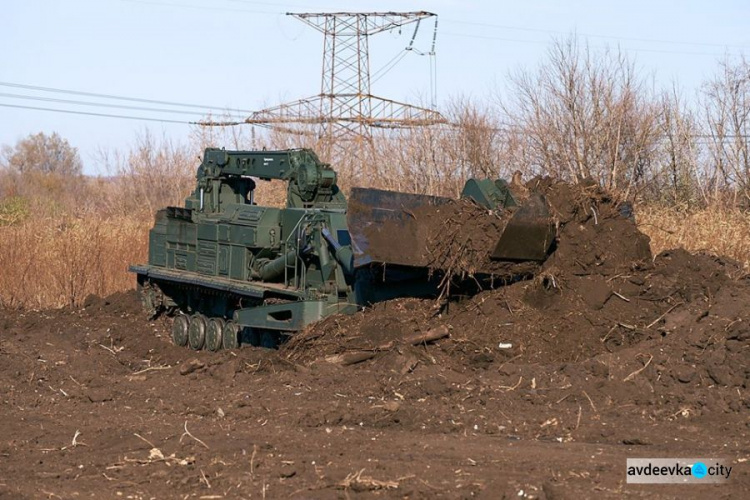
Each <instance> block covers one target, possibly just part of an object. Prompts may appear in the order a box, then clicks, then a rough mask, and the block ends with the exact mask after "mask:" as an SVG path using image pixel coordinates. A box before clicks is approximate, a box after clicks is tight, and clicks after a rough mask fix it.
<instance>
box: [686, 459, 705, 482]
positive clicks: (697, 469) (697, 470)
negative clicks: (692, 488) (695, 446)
mask: <svg viewBox="0 0 750 500" xmlns="http://www.w3.org/2000/svg"><path fill="white" fill-rule="evenodd" d="M690 473H691V474H692V476H693V477H694V478H697V479H702V478H704V477H706V474H708V467H706V464H704V463H703V462H695V463H694V464H693V466H692V467H691V468H690Z"/></svg>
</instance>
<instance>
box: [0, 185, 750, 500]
mask: <svg viewBox="0 0 750 500" xmlns="http://www.w3.org/2000/svg"><path fill="white" fill-rule="evenodd" d="M528 186H529V188H530V189H537V190H540V191H541V192H543V193H544V194H545V196H546V198H547V200H548V202H549V204H550V207H551V208H552V210H553V215H554V217H555V218H556V221H557V226H558V228H557V231H558V240H557V243H556V248H555V251H554V253H553V254H552V256H551V257H550V258H549V259H548V260H547V261H546V262H545V263H544V264H543V265H542V266H541V268H540V269H539V270H538V272H537V273H536V274H535V278H534V279H529V280H523V281H517V282H514V283H512V284H510V285H508V286H505V287H501V288H497V289H492V290H485V291H483V292H481V293H478V294H476V295H473V296H466V297H461V296H455V295H453V296H450V297H449V298H448V299H444V300H440V301H437V300H434V299H432V300H423V299H398V300H392V301H387V302H381V303H378V304H375V305H374V306H373V307H371V308H368V309H366V310H365V311H362V312H360V313H357V314H355V315H351V316H334V317H329V318H327V319H326V320H324V321H322V322H320V323H318V324H316V325H313V326H312V327H311V328H309V329H308V330H307V331H305V332H303V333H301V334H299V335H297V336H295V337H294V338H293V339H292V340H291V341H290V342H288V343H287V344H285V345H283V346H282V348H281V349H280V350H279V351H269V350H265V349H261V348H253V347H243V348H241V349H238V350H235V351H233V352H226V351H223V352H219V353H209V352H194V351H190V350H189V349H187V348H179V347H176V346H173V345H172V344H171V343H170V342H169V334H168V332H169V323H168V322H167V321H166V320H164V319H160V320H157V321H151V322H149V321H147V320H146V319H145V318H144V315H143V314H142V313H141V311H140V305H139V301H138V298H137V297H136V295H135V293H125V294H117V295H114V296H111V297H107V298H98V297H93V296H92V297H89V298H88V299H87V300H86V301H85V304H84V306H85V307H84V308H82V309H80V310H72V309H62V310H54V311H42V312H32V311H28V312H24V311H1V310H0V401H2V405H3V416H4V419H3V426H4V431H5V432H4V433H3V436H2V437H0V498H5V497H8V498H39V497H44V498H76V497H96V498H154V497H156V498H252V497H256V498H263V497H265V498H280V497H290V496H291V497H298V498H311V497H312V498H321V497H324V498H348V497H358V496H361V497H368V498H370V497H375V496H379V497H387V498H425V497H442V498H475V497H476V498H539V499H552V498H570V497H582V498H587V497H590V496H592V492H595V493H594V494H595V495H596V496H597V497H603V498H622V497H623V496H625V497H628V496H629V497H638V498H642V497H644V496H649V497H656V498H674V497H676V496H684V495H685V494H688V495H690V494H695V495H696V496H700V497H712V496H725V497H728V498H729V497H738V498H739V497H742V496H743V495H744V494H746V492H747V491H748V490H749V489H750V475H748V473H747V471H748V469H747V467H748V463H749V462H748V460H750V446H749V445H748V443H750V423H749V419H748V415H750V398H749V397H748V389H750V308H748V303H750V281H749V280H748V279H747V277H746V276H745V274H744V273H743V271H742V269H741V268H740V266H738V264H737V263H735V262H732V261H729V260H727V259H723V258H719V257H715V256H709V255H701V254H699V255H691V254H689V253H687V252H685V251H683V250H672V251H668V252H663V253H661V254H660V255H657V256H655V257H654V256H652V255H651V252H650V249H649V245H648V238H646V237H645V236H644V235H643V234H641V233H640V232H639V231H638V229H637V227H636V226H635V223H634V221H633V220H632V218H628V211H627V207H626V206H623V205H621V204H619V203H618V202H617V200H613V199H611V198H610V197H609V196H608V195H607V194H606V193H603V192H601V191H600V190H598V189H597V188H595V187H586V186H568V185H565V184H560V183H554V182H550V181H549V180H544V179H536V180H534V181H532V183H530V184H528ZM454 208H455V207H454ZM446 209H447V210H451V208H450V207H446ZM415 215H417V214H415ZM435 332H437V333H438V335H431V336H429V337H428V336H424V335H426V334H428V333H431V334H434V333H435ZM444 334H447V335H448V336H445V335H444ZM415 336H416V337H415ZM419 336H424V337H423V338H431V339H437V340H431V341H429V342H427V341H426V342H422V343H417V344H416V345H411V344H410V343H405V342H404V339H414V338H417V337H419ZM352 355H353V357H352ZM352 359H354V360H355V361H354V362H351V363H348V362H347V363H343V362H342V360H352ZM644 456H650V457H677V458H679V457H682V458H688V457H719V458H724V459H725V460H727V461H728V464H729V465H731V466H732V467H733V473H732V476H731V477H730V478H729V480H728V482H727V483H726V484H722V485H711V486H708V485H707V486H686V485H654V486H652V485H630V484H626V482H625V463H626V459H627V458H628V457H630V458H633V457H644ZM688 490H689V491H688Z"/></svg>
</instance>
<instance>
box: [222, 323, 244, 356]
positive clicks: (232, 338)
mask: <svg viewBox="0 0 750 500" xmlns="http://www.w3.org/2000/svg"><path fill="white" fill-rule="evenodd" d="M239 334H240V329H239V327H238V326H237V323H235V322H234V321H227V322H226V324H225V325H224V331H223V333H222V335H221V343H222V345H223V346H224V349H227V350H229V349H237V348H238V347H239V346H240V341H239Z"/></svg>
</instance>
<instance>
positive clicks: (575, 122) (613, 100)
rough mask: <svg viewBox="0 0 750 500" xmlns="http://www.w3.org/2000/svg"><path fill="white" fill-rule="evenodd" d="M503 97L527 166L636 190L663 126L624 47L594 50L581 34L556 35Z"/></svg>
mask: <svg viewBox="0 0 750 500" xmlns="http://www.w3.org/2000/svg"><path fill="white" fill-rule="evenodd" d="M510 80H511V96H510V98H508V99H504V100H501V103H502V108H503V111H504V113H505V114H506V115H507V117H508V121H509V122H510V123H509V125H510V127H511V128H514V129H515V131H513V134H512V135H513V136H514V137H516V138H519V137H520V138H521V139H522V140H523V141H524V144H523V146H522V147H518V148H517V151H518V152H522V153H523V157H519V158H517V159H516V161H517V167H518V168H519V169H520V170H522V171H528V170H532V171H541V172H544V173H548V174H553V175H557V176H560V177H565V178H569V179H571V180H574V181H579V180H581V179H584V178H587V177H593V178H594V179H596V180H598V181H599V182H600V183H601V184H603V185H604V186H606V187H608V188H610V189H625V190H627V191H630V190H631V189H632V188H633V186H635V185H639V184H642V183H643V182H645V180H646V178H647V176H648V174H649V172H650V169H651V161H652V154H653V150H654V148H655V147H656V143H657V139H658V134H657V127H656V119H657V112H656V107H655V105H654V103H653V101H652V100H651V99H650V92H649V89H648V87H647V85H646V80H644V79H642V78H639V77H638V76H637V75H636V71H635V67H634V64H633V63H632V62H631V61H630V60H629V59H628V58H627V57H626V56H625V55H624V54H623V53H622V52H611V51H609V50H606V51H604V52H602V53H593V52H592V51H591V50H590V49H589V47H588V46H587V45H584V46H581V45H579V43H578V41H577V40H576V38H575V37H570V38H568V39H566V40H561V41H557V42H555V43H554V44H553V46H552V47H551V49H550V51H549V55H548V60H547V62H546V63H545V64H542V65H541V66H540V67H539V68H538V70H537V71H535V72H532V71H528V70H523V69H522V70H518V71H517V72H516V73H514V74H513V75H511V78H510Z"/></svg>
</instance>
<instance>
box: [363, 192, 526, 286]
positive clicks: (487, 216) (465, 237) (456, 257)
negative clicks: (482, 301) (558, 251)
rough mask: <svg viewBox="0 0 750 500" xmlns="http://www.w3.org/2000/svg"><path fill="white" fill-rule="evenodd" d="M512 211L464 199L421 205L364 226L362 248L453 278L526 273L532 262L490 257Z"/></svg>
mask: <svg viewBox="0 0 750 500" xmlns="http://www.w3.org/2000/svg"><path fill="white" fill-rule="evenodd" d="M512 214H513V209H510V210H488V209H486V208H484V207H480V206H479V205H477V204H476V203H474V202H472V201H469V200H452V201H449V202H448V203H445V204H440V205H424V206H421V207H418V208H416V209H414V210H409V211H405V215H404V217H403V218H401V219H397V220H387V221H385V222H384V223H383V224H380V225H373V226H371V227H368V228H366V230H365V234H366V236H367V239H368V240H369V243H370V248H369V249H368V253H369V254H370V255H371V256H372V257H373V260H375V261H376V262H385V263H387V264H400V265H407V266H414V267H426V268H430V269H434V270H439V271H442V272H444V273H446V275H448V276H449V277H453V276H455V277H457V278H458V279H464V278H468V277H472V276H474V275H476V274H486V275H496V276H498V277H499V278H505V277H511V276H516V275H528V274H532V273H534V272H535V271H537V270H538V269H539V264H538V263H534V262H517V263H511V262H501V261H496V260H492V259H490V254H491V253H492V252H493V251H494V250H495V246H496V245H497V242H498V240H499V239H500V235H501V234H502V233H503V230H504V229H505V226H506V224H507V223H508V220H509V219H510V217H511V216H512Z"/></svg>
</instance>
